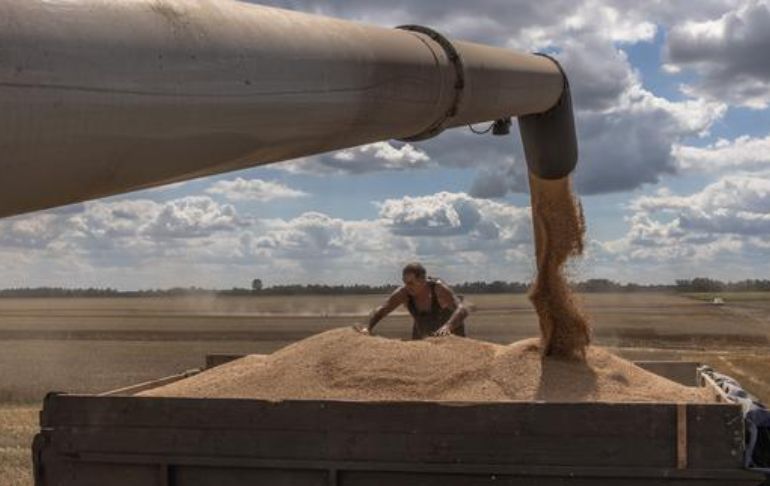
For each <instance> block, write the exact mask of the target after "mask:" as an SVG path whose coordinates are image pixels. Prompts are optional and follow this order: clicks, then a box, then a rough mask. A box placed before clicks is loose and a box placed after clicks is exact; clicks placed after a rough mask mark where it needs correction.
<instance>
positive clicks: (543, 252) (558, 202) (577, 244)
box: [529, 174, 590, 358]
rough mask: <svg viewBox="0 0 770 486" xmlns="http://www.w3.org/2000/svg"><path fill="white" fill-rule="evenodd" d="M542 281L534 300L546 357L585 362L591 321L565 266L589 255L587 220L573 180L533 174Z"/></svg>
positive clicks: (536, 285)
mask: <svg viewBox="0 0 770 486" xmlns="http://www.w3.org/2000/svg"><path fill="white" fill-rule="evenodd" d="M529 186H530V192H531V198H532V222H533V225H534V232H535V252H536V257H537V278H536V279H535V282H534V283H533V285H532V288H531V289H530V293H529V298H530V300H531V301H532V304H533V305H534V306H535V310H536V311H537V315H538V319H539V322H540V334H541V340H542V351H543V354H544V355H546V356H560V357H565V358H585V352H586V347H587V346H588V344H589V342H590V327H589V325H588V320H587V319H586V317H585V316H584V315H583V313H582V312H581V311H580V309H579V308H578V306H577V305H575V300H574V297H573V295H572V291H571V290H570V287H569V285H568V283H567V281H566V279H565V278H564V265H565V264H566V263H567V260H569V259H570V258H572V257H575V256H579V255H581V254H582V253H583V238H584V235H585V220H584V219H583V210H582V207H581V206H580V203H579V202H578V200H577V198H576V197H575V195H574V194H573V192H572V184H571V180H570V178H569V177H566V178H564V179H559V180H544V179H539V178H538V177H537V176H535V175H533V174H530V176H529Z"/></svg>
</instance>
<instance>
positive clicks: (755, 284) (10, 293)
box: [0, 277, 770, 298]
mask: <svg viewBox="0 0 770 486" xmlns="http://www.w3.org/2000/svg"><path fill="white" fill-rule="evenodd" d="M450 284H451V282H450ZM451 285H452V288H453V289H455V291H456V292H457V293H458V294H464V295H467V294H523V293H526V292H527V290H528V289H529V286H530V284H528V283H523V282H504V281H500V280H498V281H494V282H481V281H478V282H464V283H460V284H451ZM572 287H573V289H575V290H576V291H577V292H587V293H591V292H596V293H598V292H615V293H623V292H757V291H770V280H741V281H738V282H722V281H720V280H714V279H710V278H704V277H699V278H694V279H689V280H677V281H676V283H675V284H673V285H670V284H644V285H643V284H635V283H625V284H621V283H618V282H615V281H612V280H608V279H590V280H584V281H582V282H574V283H573V284H572ZM395 289H396V286H395V285H392V284H383V285H362V284H354V285H324V284H308V285H303V284H294V285H273V286H269V287H266V286H264V285H263V283H262V281H261V280H259V279H255V280H254V281H253V282H252V285H251V288H238V287H236V288H233V289H230V290H214V289H205V288H201V287H174V288H170V289H151V290H131V291H121V290H117V289H112V288H103V289H101V288H86V289H68V288H61V287H36V288H13V289H4V290H0V298H4V297H5V298H20V297H176V296H198V295H212V296H216V295H228V296H254V295H263V296H269V295H367V294H388V293H391V292H393V291H394V290H395Z"/></svg>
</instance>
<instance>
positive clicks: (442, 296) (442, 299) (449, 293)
mask: <svg viewBox="0 0 770 486" xmlns="http://www.w3.org/2000/svg"><path fill="white" fill-rule="evenodd" d="M436 297H437V298H438V302H439V305H440V306H441V307H442V308H447V307H449V308H453V309H454V312H453V313H452V315H451V316H450V317H449V320H448V321H447V322H446V323H445V324H444V325H443V326H441V328H440V329H439V330H438V331H436V332H435V334H436V335H437V336H448V335H449V334H451V333H452V331H454V330H455V329H457V328H458V327H460V324H461V323H462V322H463V320H465V318H466V317H468V314H469V311H468V308H467V307H465V305H464V304H463V302H462V300H460V298H459V297H457V294H455V293H454V291H453V290H452V289H450V288H449V286H447V285H446V284H445V283H444V282H442V281H440V280H439V281H438V282H437V283H436Z"/></svg>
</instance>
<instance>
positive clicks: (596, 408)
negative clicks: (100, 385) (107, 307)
mask: <svg viewBox="0 0 770 486" xmlns="http://www.w3.org/2000/svg"><path fill="white" fill-rule="evenodd" d="M210 363H211V362H210ZM640 364H641V363H640ZM691 366H692V367H691V368H690V369H691V370H692V374H689V373H688V372H687V371H686V367H687V365H685V366H683V365H682V364H681V363H679V364H676V363H672V364H671V366H666V365H665V364H661V363H660V362H658V363H655V364H653V365H652V366H651V367H648V369H652V368H657V370H658V372H659V373H660V374H664V376H665V373H666V371H667V370H668V371H669V372H670V373H672V374H675V375H676V377H678V378H679V379H680V380H685V381H687V380H688V378H687V377H688V375H689V376H692V377H693V378H692V379H693V381H695V377H696V372H695V364H691ZM190 373H191V372H188V373H185V374H183V375H179V376H177V377H170V378H165V379H163V380H158V382H155V386H160V385H162V384H166V383H168V382H169V381H173V380H174V379H182V378H184V377H186V376H189V375H190ZM672 377H673V376H672ZM702 385H703V386H709V387H713V384H712V383H710V382H708V380H705V381H704V382H703V383H702ZM152 387H153V383H146V384H141V385H139V386H137V387H131V388H127V389H122V390H118V391H116V392H111V393H108V394H105V395H100V396H99V395H68V394H50V395H49V396H48V397H47V398H46V400H45V404H44V409H43V411H42V413H41V431H40V433H39V434H38V435H37V436H36V438H35V441H34V445H33V455H34V462H35V484H36V486H74V485H85V486H91V485H94V486H96V485H107V484H109V485H114V486H139V485H146V486H156V485H157V486H167V485H174V486H236V485H237V486H245V485H249V486H251V485H270V486H284V485H292V486H305V485H308V486H309V485H334V486H343V485H344V486H363V485H366V486H369V485H385V484H388V485H401V484H404V485H437V486H438V485H440V486H452V485H460V484H462V485H482V484H496V485H497V484H505V485H534V484H537V485H546V486H548V485H588V484H597V483H599V484H608V485H609V484H612V485H658V484H686V485H690V486H697V485H759V484H761V483H762V480H763V476H762V475H758V474H755V473H752V472H750V471H747V470H745V469H743V467H742V463H743V451H744V435H743V434H744V432H743V427H744V424H743V416H742V413H741V409H740V406H738V405H736V404H733V403H730V402H728V401H725V399H724V397H723V395H721V394H720V392H719V390H718V389H717V388H715V387H714V394H715V397H716V398H717V399H718V400H721V401H720V402H718V401H715V403H706V404H693V403H688V404H676V403H590V402H586V403H552V402H548V403H545V402H494V403H492V402H489V403H449V402H352V401H350V402H345V401H282V402H269V401H261V400H236V399H200V398H157V397H137V396H132V393H138V392H139V391H141V390H146V389H148V388H152Z"/></svg>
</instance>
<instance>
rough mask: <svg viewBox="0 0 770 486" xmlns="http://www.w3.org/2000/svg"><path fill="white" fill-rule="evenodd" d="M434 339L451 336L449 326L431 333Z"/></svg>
mask: <svg viewBox="0 0 770 486" xmlns="http://www.w3.org/2000/svg"><path fill="white" fill-rule="evenodd" d="M433 335H434V336H436V337H446V336H451V335H452V328H451V327H449V326H441V327H440V328H439V329H438V331H436V332H434V333H433Z"/></svg>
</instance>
